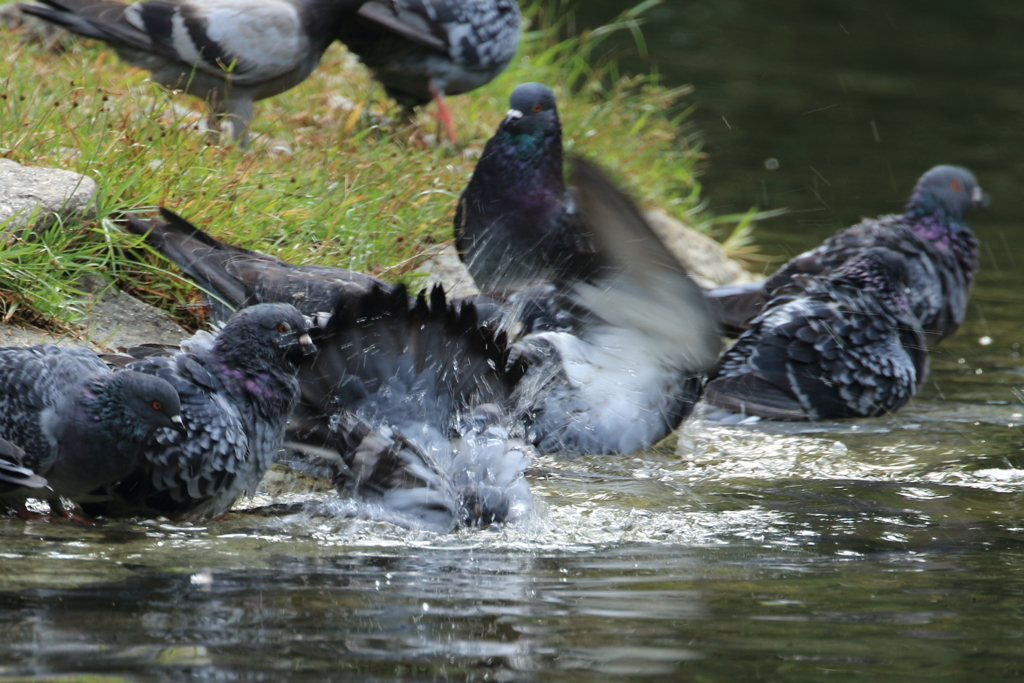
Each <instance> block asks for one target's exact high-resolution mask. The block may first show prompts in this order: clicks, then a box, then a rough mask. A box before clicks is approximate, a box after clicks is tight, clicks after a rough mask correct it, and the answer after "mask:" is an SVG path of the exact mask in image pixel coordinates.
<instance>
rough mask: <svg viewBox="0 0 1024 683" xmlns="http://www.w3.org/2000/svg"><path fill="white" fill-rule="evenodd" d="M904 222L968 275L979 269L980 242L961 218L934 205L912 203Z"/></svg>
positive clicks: (918, 202) (931, 203)
mask: <svg viewBox="0 0 1024 683" xmlns="http://www.w3.org/2000/svg"><path fill="white" fill-rule="evenodd" d="M903 219H904V221H905V222H906V223H907V225H909V226H910V227H911V229H912V230H913V231H914V232H915V233H917V234H918V235H920V236H921V237H923V238H925V239H926V240H928V241H929V242H931V243H932V244H934V245H935V247H936V248H937V249H938V250H939V251H941V252H943V253H945V254H948V255H949V256H951V257H952V258H954V259H956V260H957V261H958V262H960V264H961V267H963V268H965V269H966V270H967V271H968V272H973V271H974V270H975V269H976V268H977V254H978V238H977V237H975V236H974V233H973V232H971V229H970V228H969V227H968V226H967V223H966V222H965V221H964V219H963V217H962V216H953V215H951V214H950V213H949V212H948V211H946V210H945V209H943V208H942V207H941V206H938V205H936V204H935V203H933V202H924V201H915V200H914V199H911V202H910V204H908V205H907V209H906V211H904V213H903Z"/></svg>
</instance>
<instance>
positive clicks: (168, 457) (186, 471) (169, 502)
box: [83, 304, 315, 518]
mask: <svg viewBox="0 0 1024 683" xmlns="http://www.w3.org/2000/svg"><path fill="white" fill-rule="evenodd" d="M314 350H315V347H314V346H313V344H312V342H311V340H310V338H309V334H308V331H307V328H306V322H305V318H304V317H303V316H302V314H301V313H300V312H299V311H298V310H296V309H295V307H294V306H290V305H288V304H263V305H257V306H252V307H250V308H246V309H243V310H242V311H239V312H238V313H237V314H236V315H235V316H234V317H233V318H231V320H229V321H228V323H227V324H226V325H225V326H224V327H223V329H221V330H220V332H219V333H218V334H217V336H216V338H215V339H214V340H213V342H212V344H210V345H209V347H208V348H206V349H204V350H203V351H202V352H200V353H194V354H190V353H184V352H179V353H175V354H173V355H170V356H167V357H162V356H152V357H149V358H145V359H142V360H138V361H135V362H130V363H128V364H127V367H128V368H129V369H131V370H134V371H136V372H141V373H144V374H146V375H152V376H156V377H160V378H163V379H164V380H166V381H167V382H169V383H170V384H171V385H172V386H173V387H174V388H175V389H177V391H178V395H179V396H180V397H181V414H182V418H183V420H184V426H185V434H179V433H176V432H172V431H169V430H161V431H159V432H157V433H156V434H155V436H154V437H153V439H152V440H151V441H150V442H149V444H148V445H147V447H146V448H145V450H144V452H143V455H142V458H141V459H140V461H139V464H138V465H137V467H136V468H135V469H134V470H133V471H132V472H131V473H130V474H129V475H128V476H125V477H123V478H122V479H121V480H120V481H118V482H117V483H116V484H113V485H110V486H106V487H104V489H103V494H104V495H103V496H102V497H98V499H97V500H95V501H94V502H89V503H86V504H84V505H83V508H84V509H85V510H86V512H88V513H89V514H93V515H101V514H102V515H105V516H134V515H147V516H156V515H162V516H165V517H171V518H184V517H189V518H198V517H208V516H216V515H220V514H222V513H224V512H227V511H228V509H230V507H231V506H232V504H234V502H235V500H237V499H238V497H239V496H241V495H242V494H243V493H248V494H252V493H253V492H254V491H255V489H256V486H257V485H258V484H259V483H260V481H261V480H262V479H263V475H264V474H265V473H266V471H267V469H268V468H269V467H270V465H271V464H273V462H274V459H275V458H276V457H277V455H278V452H279V451H280V449H281V444H282V442H283V440H284V431H285V424H286V422H287V419H288V414H289V413H290V412H291V410H292V408H293V407H294V405H295V402H296V400H297V399H298V396H299V388H298V383H297V382H296V380H295V372H296V368H297V365H298V363H299V362H300V360H301V359H302V357H304V356H305V355H308V354H310V353H312V352H313V351H314Z"/></svg>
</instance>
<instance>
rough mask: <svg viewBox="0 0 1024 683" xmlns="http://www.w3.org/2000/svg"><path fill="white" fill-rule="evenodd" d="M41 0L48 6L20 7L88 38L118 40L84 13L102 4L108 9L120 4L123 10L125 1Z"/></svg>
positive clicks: (25, 11) (32, 5)
mask: <svg viewBox="0 0 1024 683" xmlns="http://www.w3.org/2000/svg"><path fill="white" fill-rule="evenodd" d="M39 1H40V2H42V3H43V5H46V6H43V5H34V4H27V3H26V4H22V5H20V9H21V11H22V12H24V13H25V14H31V15H32V16H35V17H39V18H40V19H45V20H46V21H48V22H50V23H51V24H56V25H57V26H60V27H61V28H65V29H67V30H69V31H71V32H72V33H77V34H79V35H83V36H86V37H87V38H95V39H97V40H102V41H110V40H116V38H115V36H113V35H112V34H111V33H109V32H107V31H105V30H103V28H102V26H97V25H96V23H95V22H94V21H91V20H90V18H89V17H87V16H82V13H83V12H86V11H87V10H88V9H89V8H90V7H94V6H101V7H104V8H107V9H109V8H111V7H118V6H119V9H120V11H122V12H123V11H124V8H125V5H124V4H123V3H115V2H102V3H97V2H95V0H39Z"/></svg>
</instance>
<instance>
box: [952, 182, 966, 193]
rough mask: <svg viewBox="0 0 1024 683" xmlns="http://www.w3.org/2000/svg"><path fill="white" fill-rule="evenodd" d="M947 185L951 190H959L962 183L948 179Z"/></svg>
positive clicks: (961, 187)
mask: <svg viewBox="0 0 1024 683" xmlns="http://www.w3.org/2000/svg"><path fill="white" fill-rule="evenodd" d="M949 186H950V187H951V188H953V192H959V191H960V190H962V189H963V187H964V186H963V185H961V184H960V181H959V180H950V181H949Z"/></svg>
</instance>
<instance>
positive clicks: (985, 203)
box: [971, 187, 992, 209]
mask: <svg viewBox="0 0 1024 683" xmlns="http://www.w3.org/2000/svg"><path fill="white" fill-rule="evenodd" d="M971 204H972V205H974V206H976V207H978V208H981V209H987V208H990V207H991V206H992V197H991V196H989V195H987V194H985V193H984V192H982V191H981V188H980V187H975V188H974V190H973V191H972V192H971Z"/></svg>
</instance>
